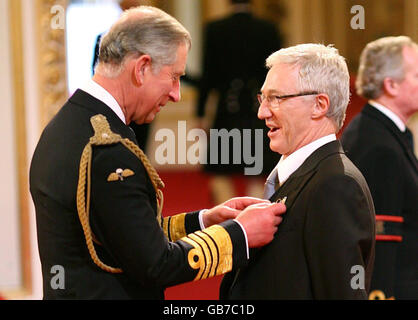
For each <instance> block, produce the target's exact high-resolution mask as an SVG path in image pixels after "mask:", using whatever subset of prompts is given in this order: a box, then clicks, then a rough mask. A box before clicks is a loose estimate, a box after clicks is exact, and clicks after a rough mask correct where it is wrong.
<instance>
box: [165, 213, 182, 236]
mask: <svg viewBox="0 0 418 320" xmlns="http://www.w3.org/2000/svg"><path fill="white" fill-rule="evenodd" d="M185 219H186V213H180V214H176V215H175V216H171V217H165V218H164V219H163V223H162V228H163V231H164V234H165V236H166V237H167V239H168V241H172V242H175V241H177V240H179V239H181V238H183V237H185V236H186V235H187V234H186V228H185V224H184V223H185Z"/></svg>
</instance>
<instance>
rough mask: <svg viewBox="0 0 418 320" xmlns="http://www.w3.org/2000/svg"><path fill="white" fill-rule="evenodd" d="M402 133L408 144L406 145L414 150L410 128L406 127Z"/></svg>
mask: <svg viewBox="0 0 418 320" xmlns="http://www.w3.org/2000/svg"><path fill="white" fill-rule="evenodd" d="M402 135H403V137H404V139H405V141H406V143H407V144H408V147H409V148H410V149H411V150H412V151H413V150H414V137H413V136H412V132H411V130H409V129H408V128H406V130H405V131H404V132H402Z"/></svg>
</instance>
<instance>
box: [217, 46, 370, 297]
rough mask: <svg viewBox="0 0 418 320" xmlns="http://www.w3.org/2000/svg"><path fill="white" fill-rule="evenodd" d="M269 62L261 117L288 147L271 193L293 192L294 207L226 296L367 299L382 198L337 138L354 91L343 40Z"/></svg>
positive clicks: (273, 141)
mask: <svg viewBox="0 0 418 320" xmlns="http://www.w3.org/2000/svg"><path fill="white" fill-rule="evenodd" d="M267 67H268V68H269V71H268V74H267V77H266V80H265V82H264V85H263V87H262V88H261V94H260V95H259V101H260V107H259V110H258V117H259V118H260V119H263V120H265V123H266V126H267V127H268V128H269V129H270V131H269V132H268V136H269V138H270V148H271V149H272V150H273V151H275V152H277V153H279V154H282V155H283V156H282V157H281V159H280V161H279V163H278V164H277V166H276V168H275V169H274V170H273V171H272V173H271V174H270V176H269V178H268V182H270V180H271V181H272V182H275V184H276V186H275V187H276V190H274V189H273V190H272V191H271V192H270V193H267V192H266V197H267V198H270V200H271V201H276V200H278V199H280V198H284V197H286V199H287V200H286V207H287V210H286V212H287V213H286V216H285V217H284V218H283V222H282V223H281V225H280V226H279V230H278V232H277V235H278V236H275V238H274V240H273V241H272V242H271V243H270V244H269V245H267V246H265V247H263V248H261V249H259V250H256V251H255V252H251V254H250V261H249V264H248V266H247V267H243V268H241V269H239V270H234V271H233V272H231V273H229V274H228V275H226V276H225V278H224V280H223V283H222V286H221V297H222V298H231V299H366V298H367V289H368V288H369V285H370V277H371V270H372V265H373V260H374V235H375V233H374V228H375V225H374V208H373V202H372V198H371V195H370V192H369V189H368V187H367V184H366V182H365V180H364V178H363V176H362V175H361V173H360V172H359V171H358V170H357V168H356V167H355V166H354V165H353V164H352V163H351V161H350V160H349V159H348V158H347V157H346V156H345V154H344V152H343V150H342V148H341V145H340V143H339V141H337V140H336V133H337V132H338V130H339V129H340V128H341V127H342V124H343V121H344V118H345V111H346V108H347V104H348V99H349V74H348V70H347V65H346V63H345V61H344V58H343V57H342V56H340V55H339V54H338V51H337V50H336V49H335V48H332V47H325V46H323V45H319V44H302V45H298V46H294V47H290V48H286V49H281V50H279V51H277V52H275V53H273V54H272V55H271V56H269V57H268V59H267ZM268 184H269V183H266V187H267V186H268ZM266 189H267V188H266ZM266 191H268V190H266ZM353 270H361V271H359V272H360V274H357V272H353ZM356 275H357V276H360V278H358V279H360V281H357V280H356V279H354V280H353V277H355V276H356Z"/></svg>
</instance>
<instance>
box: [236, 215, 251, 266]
mask: <svg viewBox="0 0 418 320" xmlns="http://www.w3.org/2000/svg"><path fill="white" fill-rule="evenodd" d="M234 221H235V222H236V223H238V225H239V226H240V227H241V229H242V233H244V238H245V247H246V249H247V250H246V251H247V260H248V259H250V249H249V248H248V238H247V232H245V229H244V227H243V226H242V224H241V223H240V222H239V221H238V220H236V219H234Z"/></svg>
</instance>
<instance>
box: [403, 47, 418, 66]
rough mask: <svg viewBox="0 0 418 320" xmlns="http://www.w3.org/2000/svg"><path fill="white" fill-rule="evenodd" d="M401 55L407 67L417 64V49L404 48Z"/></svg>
mask: <svg viewBox="0 0 418 320" xmlns="http://www.w3.org/2000/svg"><path fill="white" fill-rule="evenodd" d="M402 55H403V59H404V61H405V63H407V64H409V65H417V63H418V48H416V47H409V46H405V47H404V48H403V49H402Z"/></svg>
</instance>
